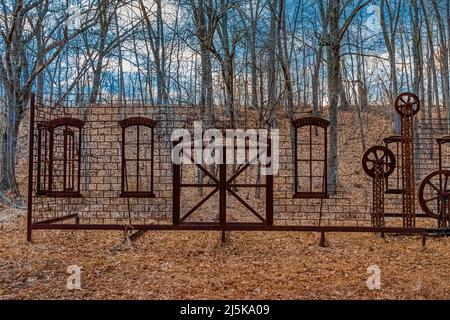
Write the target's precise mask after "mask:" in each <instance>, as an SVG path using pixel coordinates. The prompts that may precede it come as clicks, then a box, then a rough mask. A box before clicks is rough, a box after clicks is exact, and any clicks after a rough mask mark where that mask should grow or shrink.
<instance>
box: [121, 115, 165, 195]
mask: <svg viewBox="0 0 450 320" xmlns="http://www.w3.org/2000/svg"><path fill="white" fill-rule="evenodd" d="M155 124H156V122H155V121H154V120H153V119H150V118H144V117H132V118H127V119H124V120H121V121H119V125H120V127H121V128H122V161H121V162H122V168H121V193H120V196H121V197H124V198H154V197H155V194H154V189H153V181H154V157H155V155H154V134H155V132H154V128H155ZM141 126H143V127H147V128H149V129H150V130H151V141H150V146H151V159H141V158H140V142H141V140H140V139H141V136H140V127H141ZM130 127H137V128H136V130H137V131H136V132H137V141H136V147H137V150H136V159H127V158H126V147H127V146H126V135H127V129H128V128H130ZM130 161H136V188H137V190H131V191H130V190H127V186H126V180H127V179H128V174H127V170H126V168H127V162H130ZM140 161H148V162H150V184H149V185H150V190H139V164H140Z"/></svg>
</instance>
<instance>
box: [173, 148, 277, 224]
mask: <svg viewBox="0 0 450 320" xmlns="http://www.w3.org/2000/svg"><path fill="white" fill-rule="evenodd" d="M234 148H235V149H236V147H234ZM246 149H247V150H248V148H247V147H246ZM221 150H222V152H221V153H222V154H221V157H222V160H223V161H222V162H221V163H220V164H216V165H206V164H203V163H202V164H199V163H196V162H195V159H194V158H193V156H192V155H187V157H188V158H190V161H191V162H192V165H183V164H175V163H173V218H172V222H173V225H189V226H191V227H192V228H195V227H196V226H198V227H199V228H200V227H201V228H204V227H206V226H208V227H210V228H211V229H217V230H226V229H227V228H230V229H233V228H239V227H243V228H246V229H251V228H252V226H253V227H256V228H260V227H261V225H263V226H267V227H268V228H270V227H271V226H273V175H272V173H271V172H269V171H267V174H266V175H264V176H261V175H260V174H261V166H263V167H266V168H270V166H271V162H270V159H271V140H270V139H267V149H266V150H267V158H266V159H268V160H267V161H268V162H267V163H266V164H261V162H259V160H258V159H259V158H260V156H261V154H260V152H259V151H258V155H257V156H256V158H253V159H248V158H247V159H246V160H245V161H244V163H241V164H240V165H236V164H233V161H231V162H227V152H226V151H227V147H226V146H222V147H221ZM184 167H191V168H190V169H191V170H190V173H189V174H186V173H185V174H183V171H186V169H185V168H184ZM193 167H195V168H193ZM250 168H253V169H256V172H258V174H259V175H260V178H259V179H256V181H254V178H255V174H254V172H253V171H252V172H250V173H249V170H250ZM194 169H195V170H197V171H198V172H199V173H200V174H202V176H203V179H198V176H196V175H195V174H193V172H192V171H194ZM246 173H247V175H250V176H251V177H252V178H253V179H251V180H252V181H251V182H248V181H247V180H248V178H247V177H244V175H246ZM261 177H263V178H261ZM184 180H188V181H184ZM242 180H244V181H242ZM200 189H209V190H210V191H209V192H205V193H204V194H202V196H201V198H200V199H198V198H196V199H195V200H192V199H190V200H191V201H186V200H184V199H185V198H188V199H189V198H190V195H191V194H195V193H196V192H198V190H200ZM258 189H259V191H262V192H259V191H258ZM244 190H247V191H248V192H247V194H249V193H250V191H252V192H254V194H260V196H259V197H258V199H257V203H259V204H263V205H262V206H261V205H258V206H255V204H254V203H251V202H250V201H249V200H248V197H246V196H245V195H243V193H244V192H242V191H244ZM184 193H187V194H186V195H187V197H183V194H184ZM217 195H218V197H217ZM251 198H254V196H253V197H251ZM231 199H233V201H234V200H236V201H237V202H238V203H239V204H240V205H242V206H243V208H245V209H244V211H246V212H247V213H250V216H251V217H252V218H255V219H256V222H255V221H250V222H249V221H248V220H249V219H244V220H245V221H229V219H228V217H229V211H230V210H229V209H230V208H229V207H228V205H227V204H228V203H229V200H231ZM210 202H213V203H212V205H213V208H214V209H215V212H209V216H210V217H211V216H214V217H216V218H215V219H214V221H203V220H204V219H199V218H194V219H192V217H193V215H194V214H195V213H196V212H197V211H199V209H200V208H201V207H202V206H205V204H207V203H210ZM182 208H183V209H184V210H183V211H184V212H182ZM255 219H250V220H255ZM232 227H233V228H232Z"/></svg>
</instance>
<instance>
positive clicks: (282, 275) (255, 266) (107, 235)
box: [0, 218, 450, 299]
mask: <svg viewBox="0 0 450 320" xmlns="http://www.w3.org/2000/svg"><path fill="white" fill-rule="evenodd" d="M218 239H219V235H218V233H217V232H148V233H146V234H145V235H144V236H143V237H142V238H141V239H139V240H138V241H136V243H135V244H134V245H133V246H132V247H130V246H129V245H127V244H123V243H122V236H121V233H120V232H91V231H80V232H74V231H35V233H34V243H33V244H28V243H27V242H26V241H25V221H24V219H23V218H19V220H17V218H16V220H15V221H14V220H13V221H11V222H9V223H7V224H3V225H2V228H1V230H0V257H1V262H0V298H2V299H13V298H14V299H47V298H50V299H62V298H70V299H73V298H75V299H341V298H346V299H347V298H348V299H365V298H369V299H382V298H383V299H384V298H386V299H441V298H450V277H449V275H448V270H449V266H450V239H442V238H440V239H430V240H429V241H428V243H427V246H426V248H425V249H423V248H422V247H421V241H420V240H421V239H420V238H419V237H414V236H413V237H400V236H389V237H387V238H386V239H385V240H383V239H381V238H380V237H379V236H377V235H374V234H328V235H327V240H328V242H329V247H328V248H320V247H319V246H318V237H317V235H315V234H310V233H271V232H267V233H262V232H260V233H258V232H233V233H232V235H231V240H230V242H229V243H227V244H226V245H224V246H220V245H218V243H219V241H218ZM73 264H76V265H78V266H80V267H82V274H81V286H82V289H81V290H75V291H69V290H67V289H66V281H67V277H68V274H67V273H66V269H67V267H68V266H69V265H73ZM373 264H377V265H379V266H380V268H381V272H382V273H381V281H382V288H381V290H369V289H368V288H367V286H366V279H367V277H368V276H369V275H368V274H367V268H368V267H369V266H370V265H373Z"/></svg>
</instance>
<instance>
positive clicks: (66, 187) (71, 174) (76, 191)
mask: <svg viewBox="0 0 450 320" xmlns="http://www.w3.org/2000/svg"><path fill="white" fill-rule="evenodd" d="M46 126H47V127H48V130H49V132H50V147H49V169H48V170H49V171H48V192H47V196H49V197H63V198H79V197H81V192H80V185H81V144H82V129H83V127H84V121H82V120H79V119H75V118H70V117H63V118H57V119H54V120H51V121H48V122H46ZM59 127H64V129H63V139H64V141H63V143H64V146H63V159H62V162H63V176H62V178H63V187H62V189H61V190H54V189H53V185H54V183H53V180H54V178H55V176H54V161H55V158H54V157H55V150H54V147H55V131H56V130H55V129H57V128H59ZM72 128H74V129H75V130H78V141H77V143H76V142H75V131H74V130H73V129H72ZM77 147H78V153H76V150H77ZM76 155H77V157H76V158H77V159H76V160H75V156H76ZM75 161H77V163H78V170H76V172H75ZM75 175H76V176H75ZM75 181H76V183H75Z"/></svg>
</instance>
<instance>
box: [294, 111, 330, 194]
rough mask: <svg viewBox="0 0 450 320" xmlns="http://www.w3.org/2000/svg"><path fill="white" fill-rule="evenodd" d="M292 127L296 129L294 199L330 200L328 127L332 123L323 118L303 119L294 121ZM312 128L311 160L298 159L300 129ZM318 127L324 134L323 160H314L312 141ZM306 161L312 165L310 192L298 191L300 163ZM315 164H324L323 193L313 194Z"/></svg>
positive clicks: (310, 139)
mask: <svg viewBox="0 0 450 320" xmlns="http://www.w3.org/2000/svg"><path fill="white" fill-rule="evenodd" d="M291 124H292V126H293V127H294V143H293V145H294V150H293V153H294V195H293V197H294V198H297V199H327V198H329V194H328V127H329V126H330V121H328V120H326V119H324V118H321V117H303V118H299V119H296V120H293V121H292V123H291ZM308 126H309V127H310V128H309V154H310V157H309V159H300V160H299V159H298V155H297V153H298V152H297V151H298V139H297V135H298V129H299V128H303V127H308ZM315 127H317V128H318V129H321V130H323V134H324V150H323V153H324V158H323V159H319V160H318V159H313V158H312V147H313V143H312V142H313V141H312V135H313V130H314V129H313V128H315ZM299 161H304V162H309V163H310V171H309V179H310V185H309V190H310V191H307V192H305V191H298V189H299V181H298V178H299V177H298V172H299V168H298V166H299V165H298V162H299ZM313 162H323V164H324V168H323V176H322V177H323V180H322V192H313V191H312V178H313V174H312V163H313Z"/></svg>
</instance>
